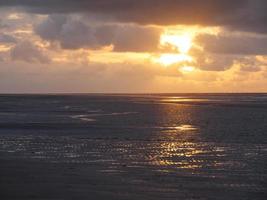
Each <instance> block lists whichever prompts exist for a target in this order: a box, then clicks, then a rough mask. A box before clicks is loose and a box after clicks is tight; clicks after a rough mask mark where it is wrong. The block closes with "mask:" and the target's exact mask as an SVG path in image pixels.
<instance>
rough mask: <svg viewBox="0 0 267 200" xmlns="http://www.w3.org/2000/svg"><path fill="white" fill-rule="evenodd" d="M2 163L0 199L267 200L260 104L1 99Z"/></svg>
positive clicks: (264, 114) (199, 98)
mask: <svg viewBox="0 0 267 200" xmlns="http://www.w3.org/2000/svg"><path fill="white" fill-rule="evenodd" d="M0 162H1V163H0V164H1V165H0V188H2V189H0V190H1V191H0V199H183V200H187V199H188V200H189V199H190V200H192V199H199V200H202V199H203V200H206V199H224V200H225V199H227V200H228V199H230V200H231V199H233V200H239V199H240V200H241V199H242V200H244V199H248V200H258V199H267V95H266V94H165V95H163V94H151V95H149V94H146V95H0Z"/></svg>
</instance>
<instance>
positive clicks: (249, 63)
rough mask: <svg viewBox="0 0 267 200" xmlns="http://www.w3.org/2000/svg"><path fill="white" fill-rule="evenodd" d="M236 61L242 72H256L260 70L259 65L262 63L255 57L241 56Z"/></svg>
mask: <svg viewBox="0 0 267 200" xmlns="http://www.w3.org/2000/svg"><path fill="white" fill-rule="evenodd" d="M237 62H238V63H239V65H240V70H241V71H243V72H258V71H261V70H262V68H261V65H262V64H263V63H261V62H259V61H258V60H257V59H256V58H255V57H247V58H241V59H238V60H237Z"/></svg>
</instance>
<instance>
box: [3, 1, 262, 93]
mask: <svg viewBox="0 0 267 200" xmlns="http://www.w3.org/2000/svg"><path fill="white" fill-rule="evenodd" d="M57 1H58V2H60V0H56V1H55V3H56V2H57ZM127 1H128V0H127ZM129 1H130V0H129ZM105 2H106V1H105V0H103V5H104V4H105ZM117 2H119V1H114V3H115V4H116V3H117ZM146 2H148V3H149V2H150V1H149V0H148V1H146ZM170 2H173V1H170ZM174 2H175V1H174ZM176 2H177V4H175V5H174V6H176V7H175V8H176V9H180V7H183V5H180V4H179V5H178V3H179V2H181V1H179V0H178V1H176ZM216 2H217V1H216ZM239 2H240V5H238V4H237V3H233V5H230V4H229V5H227V6H228V7H227V8H228V9H233V11H232V13H231V12H230V13H229V12H226V11H224V10H223V8H224V7H221V8H220V9H222V10H216V9H217V7H216V6H215V5H214V6H213V5H211V7H203V8H202V6H200V5H195V4H194V6H196V8H197V9H199V10H200V11H203V13H204V10H205V9H207V10H208V9H209V12H210V13H209V15H212V16H213V15H214V16H213V17H215V19H217V18H218V19H220V20H218V21H210V20H209V18H208V15H207V16H205V17H204V16H203V17H200V16H194V15H195V14H193V13H192V11H191V10H190V8H189V7H188V8H187V6H188V5H184V7H183V9H184V10H183V12H184V11H185V10H188V18H190V20H186V18H183V17H181V16H178V15H174V14H172V13H171V11H172V10H171V9H170V5H168V3H169V1H166V6H164V5H163V4H162V5H159V8H157V11H159V12H162V18H161V19H160V20H157V18H155V17H154V18H152V16H153V15H154V13H153V9H154V8H153V9H152V11H150V13H147V14H145V12H144V13H143V14H144V15H143V17H144V19H142V20H143V21H140V20H141V19H139V18H137V17H135V16H136V15H137V13H139V12H141V11H142V9H144V11H145V7H140V9H139V10H138V11H136V10H130V11H129V13H128V14H127V13H122V15H121V16H117V15H116V14H114V13H113V11H112V9H114V8H109V9H108V8H107V10H101V9H102V7H101V9H100V8H99V9H100V10H99V13H92V12H91V11H90V10H89V11H88V12H87V11H86V12H85V11H84V10H77V11H76V10H75V12H72V11H71V10H69V9H70V8H67V7H66V10H63V12H58V11H57V8H58V7H57V5H56V4H55V5H52V4H51V5H50V4H48V6H47V9H48V10H42V8H43V7H40V9H39V10H40V11H39V10H38V7H31V5H30V4H29V5H27V6H28V7H27V6H26V7H20V5H15V4H14V5H7V6H8V7H1V8H0V19H1V21H0V92H2V93H25V92H26V93H28V92H30V93H32V92H34V93H50V92H52V93H53V92H109V93H113V92H115V93H117V92H118V93H123V92H126V93H138V92H142V93H143V92H145V93H146V92H149V93H150V92H157V93H158V92H172V93H173V92H267V34H266V33H267V30H266V32H265V30H264V28H263V27H264V25H266V24H264V23H265V21H263V20H262V19H261V18H260V16H262V15H259V16H258V15H257V14H255V13H257V12H256V11H258V12H260V11H261V7H262V6H263V7H264V6H265V3H264V1H261V0H258V1H257V3H258V6H255V5H256V3H255V5H254V4H249V3H247V4H245V5H246V6H249V7H244V5H242V4H241V2H243V1H239ZM248 2H250V3H251V1H249V0H248ZM192 3H194V1H192ZM77 4H79V1H77ZM118 5H120V4H118ZM192 5H193V4H192ZM18 6H19V7H18ZM35 6H36V5H35ZM73 6H74V8H75V5H73ZM92 6H93V4H92ZM120 6H122V7H123V6H126V8H128V7H127V5H124V4H123V5H120ZM136 6H137V7H138V5H136ZM143 6H144V5H143ZM212 6H213V7H212ZM221 6H226V5H221ZM229 6H230V7H229ZM239 7H240V9H239ZM254 7H255V8H254ZM25 8H27V9H25ZM77 8H78V7H77ZM166 8H168V9H170V13H169V14H166V13H167V12H166ZM215 8H216V9H215ZM241 8H242V9H241ZM31 9H32V10H31ZM49 9H50V10H49ZM234 9H239V10H240V12H241V11H242V12H244V15H245V14H247V13H249V14H250V15H251V19H252V17H254V18H255V20H258V21H257V22H258V24H257V26H256V25H255V26H254V25H253V23H252V22H251V24H250V22H247V25H243V24H242V23H241V22H240V23H239V24H235V23H236V21H237V20H238V19H239V18H240V16H234V15H233V13H235V12H234ZM246 9H247V10H246ZM257 9H259V10H257ZM50 11H51V12H50ZM52 11H53V12H52ZM57 12H58V13H57ZM242 12H241V14H243V13H242ZM246 12H247V13H246ZM51 13H53V14H51ZM174 13H175V12H174ZM190 13H191V14H190ZM135 14H136V15H135ZM203 15H204V14H203ZM205 15H206V14H205ZM241 16H242V15H241ZM171 17H172V18H171ZM234 17H236V18H235V19H233V20H232V21H231V20H229V19H230V18H234ZM238 17H239V18H238ZM254 18H253V19H254ZM193 19H197V20H198V21H196V22H194V21H193ZM223 19H225V22H223V23H222V22H221V21H223ZM175 20H177V21H175Z"/></svg>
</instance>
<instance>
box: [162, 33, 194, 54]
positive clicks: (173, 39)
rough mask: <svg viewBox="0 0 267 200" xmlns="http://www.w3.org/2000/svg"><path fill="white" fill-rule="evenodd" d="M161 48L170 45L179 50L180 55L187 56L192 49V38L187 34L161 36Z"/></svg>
mask: <svg viewBox="0 0 267 200" xmlns="http://www.w3.org/2000/svg"><path fill="white" fill-rule="evenodd" d="M160 45H161V46H167V45H171V46H172V47H174V48H176V49H178V50H179V52H180V53H181V54H187V53H188V51H189V50H190V48H191V47H192V36H191V35H189V34H183V35H167V34H166V35H165V34H164V35H162V36H161V39H160Z"/></svg>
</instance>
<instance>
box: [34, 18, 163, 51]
mask: <svg viewBox="0 0 267 200" xmlns="http://www.w3.org/2000/svg"><path fill="white" fill-rule="evenodd" d="M35 32H36V33H37V34H38V35H39V36H40V37H41V38H43V39H45V40H49V41H58V42H59V43H60V45H61V47H62V48H65V49H78V48H90V49H99V48H101V47H104V46H107V45H111V44H112V45H113V46H114V51H132V52H145V51H155V50H157V46H158V43H159V39H160V34H161V29H160V28H151V27H141V26H137V25H113V26H111V25H102V26H97V27H93V26H92V27H91V26H89V25H87V24H86V23H84V22H82V21H81V20H77V19H75V20H74V19H71V18H70V17H67V16H65V15H51V16H49V17H48V18H47V19H46V20H45V21H43V22H42V23H41V24H39V25H38V26H37V27H36V28H35Z"/></svg>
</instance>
